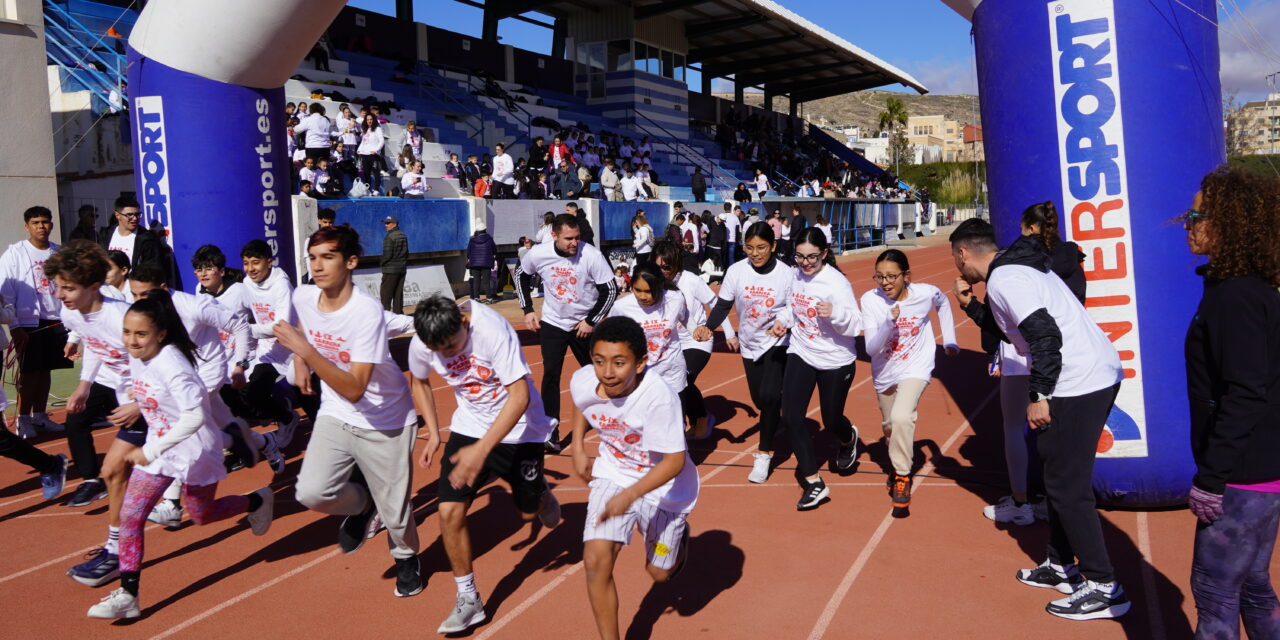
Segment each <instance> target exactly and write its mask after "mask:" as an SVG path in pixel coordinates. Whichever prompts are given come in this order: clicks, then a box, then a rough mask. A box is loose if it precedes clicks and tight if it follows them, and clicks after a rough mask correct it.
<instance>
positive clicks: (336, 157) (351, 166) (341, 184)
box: [329, 141, 358, 193]
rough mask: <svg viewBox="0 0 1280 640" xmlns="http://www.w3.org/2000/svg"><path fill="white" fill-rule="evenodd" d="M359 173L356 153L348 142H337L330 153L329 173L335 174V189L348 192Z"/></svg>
mask: <svg viewBox="0 0 1280 640" xmlns="http://www.w3.org/2000/svg"><path fill="white" fill-rule="evenodd" d="M357 173H358V171H357V170H356V161H355V155H354V153H352V152H351V150H350V149H349V148H348V147H347V145H346V143H344V142H342V141H338V142H335V143H334V144H333V151H331V152H330V153H329V175H331V176H333V181H334V190H335V191H338V192H340V193H346V192H347V191H348V190H350V189H351V184H352V182H353V181H354V180H355V178H356V174H357Z"/></svg>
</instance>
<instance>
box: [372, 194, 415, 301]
mask: <svg viewBox="0 0 1280 640" xmlns="http://www.w3.org/2000/svg"><path fill="white" fill-rule="evenodd" d="M382 224H383V225H384V226H386V228H387V235H386V236H385V237H383V239H382V255H381V256H379V257H378V266H379V267H381V268H382V287H381V293H382V308H383V309H386V310H387V311H392V312H395V313H404V276H405V272H407V271H408V270H409V237H408V236H406V235H405V234H404V232H403V231H401V230H400V219H399V218H397V217H395V216H387V217H385V218H383V219H382Z"/></svg>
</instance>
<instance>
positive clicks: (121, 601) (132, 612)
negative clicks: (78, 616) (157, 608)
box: [89, 587, 142, 620]
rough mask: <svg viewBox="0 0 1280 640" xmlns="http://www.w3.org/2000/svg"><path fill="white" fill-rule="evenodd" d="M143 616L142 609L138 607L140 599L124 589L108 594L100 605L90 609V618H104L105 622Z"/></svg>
mask: <svg viewBox="0 0 1280 640" xmlns="http://www.w3.org/2000/svg"><path fill="white" fill-rule="evenodd" d="M140 615H142V607H141V606H139V605H138V598H136V597H135V596H134V595H133V594H132V593H129V592H128V591H125V590H124V588H123V587H121V588H119V589H116V590H115V591H112V592H111V593H109V594H107V597H105V598H103V599H102V600H100V601H99V602H98V604H95V605H93V606H92V607H89V617H90V618H103V619H105V620H119V619H122V618H136V617H138V616H140Z"/></svg>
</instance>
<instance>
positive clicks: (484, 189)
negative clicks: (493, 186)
mask: <svg viewBox="0 0 1280 640" xmlns="http://www.w3.org/2000/svg"><path fill="white" fill-rule="evenodd" d="M491 179H492V177H491V176H490V175H489V172H488V171H484V172H482V173H481V174H480V179H479V180H476V182H475V184H474V185H472V195H474V196H475V197H477V198H486V199H487V198H488V197H489V183H490V180H491Z"/></svg>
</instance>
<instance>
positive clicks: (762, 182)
mask: <svg viewBox="0 0 1280 640" xmlns="http://www.w3.org/2000/svg"><path fill="white" fill-rule="evenodd" d="M768 190H769V178H768V177H767V176H765V175H764V174H763V173H762V174H760V175H758V176H756V191H758V192H761V193H763V192H765V191H768Z"/></svg>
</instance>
